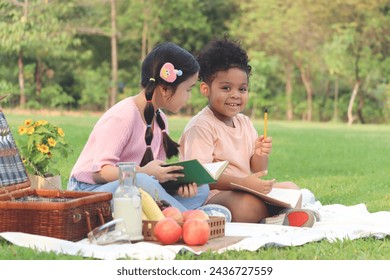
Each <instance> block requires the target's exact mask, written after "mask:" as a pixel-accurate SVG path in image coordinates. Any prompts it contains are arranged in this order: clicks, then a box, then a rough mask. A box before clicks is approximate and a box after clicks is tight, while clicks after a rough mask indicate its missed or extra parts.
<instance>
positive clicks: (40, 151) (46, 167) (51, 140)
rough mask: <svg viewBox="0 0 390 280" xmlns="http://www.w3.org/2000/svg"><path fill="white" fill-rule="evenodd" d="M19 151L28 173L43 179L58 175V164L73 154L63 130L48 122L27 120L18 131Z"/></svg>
mask: <svg viewBox="0 0 390 280" xmlns="http://www.w3.org/2000/svg"><path fill="white" fill-rule="evenodd" d="M18 133H19V135H21V136H22V137H20V144H19V149H20V153H21V156H22V159H23V163H24V165H25V167H26V169H27V171H28V172H30V173H31V174H34V175H39V176H42V177H50V176H54V175H58V174H59V173H60V172H59V168H58V164H59V163H60V160H64V159H65V158H67V157H68V156H69V153H71V152H72V148H71V147H70V146H69V143H68V142H67V141H66V140H65V138H64V136H65V133H64V131H63V130H62V128H60V127H58V126H56V125H54V124H51V123H49V122H48V121H46V120H39V121H33V120H31V119H28V120H25V121H24V124H23V125H21V126H20V127H19V129H18Z"/></svg>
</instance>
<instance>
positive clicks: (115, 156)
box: [71, 97, 168, 184]
mask: <svg viewBox="0 0 390 280" xmlns="http://www.w3.org/2000/svg"><path fill="white" fill-rule="evenodd" d="M141 113H142V114H143V112H140V111H139V110H138V108H137V106H136V105H135V103H134V101H133V99H132V98H131V97H128V98H126V99H124V100H122V101H120V102H118V103H117V104H115V105H114V106H113V107H111V108H110V109H109V110H108V111H107V112H105V113H104V114H103V116H102V117H101V118H100V119H99V120H98V122H97V123H96V125H95V127H94V128H93V130H92V132H91V134H90V136H89V138H88V141H87V143H86V144H85V146H84V149H83V150H82V152H81V154H80V156H79V158H78V160H77V162H76V164H75V165H74V167H73V169H72V171H71V176H74V177H75V178H76V179H77V180H78V181H81V182H84V183H88V184H95V182H94V181H93V179H92V174H93V173H94V172H97V171H100V170H101V169H102V167H103V166H104V165H107V164H109V165H114V166H115V165H116V164H117V163H118V162H137V163H138V164H139V163H140V162H141V160H142V157H143V155H144V153H145V149H146V143H145V130H146V124H145V123H144V121H143V120H142V118H141ZM161 115H162V117H163V119H164V121H165V124H166V127H167V129H166V130H167V131H168V123H167V118H166V116H165V114H163V113H161ZM154 123H155V124H156V125H154V126H153V130H154V132H153V135H154V136H153V140H152V143H151V148H152V151H153V155H154V158H155V159H160V160H165V159H166V154H165V151H164V148H163V144H162V132H161V129H160V128H159V127H158V125H157V123H156V122H154Z"/></svg>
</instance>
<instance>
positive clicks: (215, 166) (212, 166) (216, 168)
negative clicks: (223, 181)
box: [203, 160, 228, 179]
mask: <svg viewBox="0 0 390 280" xmlns="http://www.w3.org/2000/svg"><path fill="white" fill-rule="evenodd" d="M227 164H228V162H227V161H226V160H225V161H219V162H212V163H205V164H203V166H204V168H206V169H207V171H208V172H209V173H210V175H211V176H213V178H214V179H217V178H218V177H219V175H221V173H222V172H223V170H225V168H226V167H227Z"/></svg>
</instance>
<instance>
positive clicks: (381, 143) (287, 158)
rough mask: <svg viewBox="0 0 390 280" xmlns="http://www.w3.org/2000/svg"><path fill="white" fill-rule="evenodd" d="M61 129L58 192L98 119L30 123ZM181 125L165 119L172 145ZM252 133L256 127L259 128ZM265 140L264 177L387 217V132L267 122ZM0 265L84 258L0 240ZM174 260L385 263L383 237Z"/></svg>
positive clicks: (388, 242)
mask: <svg viewBox="0 0 390 280" xmlns="http://www.w3.org/2000/svg"><path fill="white" fill-rule="evenodd" d="M6 117H7V120H8V122H9V124H10V127H11V129H12V131H13V134H14V137H15V138H17V133H16V131H17V127H18V125H20V124H21V122H22V121H23V120H24V119H26V118H28V117H31V116H22V115H15V114H7V113H6ZM33 118H34V119H42V118H44V119H47V120H50V121H52V122H54V123H56V124H58V125H59V126H62V127H63V129H64V131H65V133H66V137H67V138H68V140H69V141H70V142H71V143H72V145H73V147H74V154H73V155H72V156H71V157H70V158H68V159H66V160H64V163H63V166H62V176H63V178H62V180H63V185H64V186H65V185H66V181H67V179H68V175H69V173H70V170H71V168H72V166H73V164H74V163H75V161H76V159H77V157H78V154H79V153H80V151H81V150H82V148H83V146H84V144H85V142H86V140H87V138H88V135H89V133H90V131H91V130H92V127H93V125H94V123H95V122H96V120H97V119H98V117H97V116H88V115H84V116H78V117H75V116H36V117H33ZM187 121H188V118H184V117H183V118H177V117H171V118H170V131H171V135H172V136H173V138H175V139H178V137H179V135H180V133H181V131H182V129H183V127H184V125H185V124H186V122H187ZM255 126H256V127H257V128H259V129H261V128H262V124H261V122H260V121H259V122H255ZM268 133H269V135H270V136H272V137H273V151H272V155H271V160H270V166H269V174H268V175H267V178H276V179H277V180H278V181H293V182H295V183H297V184H298V185H299V186H301V187H302V188H308V189H310V190H312V191H313V192H314V194H315V195H316V197H317V199H318V200H320V201H321V203H322V204H344V205H355V204H359V203H364V204H366V205H367V208H368V210H369V211H371V212H376V211H390V144H389V143H390V126H381V125H364V126H363V125H354V126H351V127H348V126H347V125H345V124H333V123H325V124H323V123H305V122H276V121H274V122H273V121H271V122H270V123H269V126H268ZM0 259H84V258H82V257H77V256H67V255H56V254H54V253H38V252H36V251H34V250H31V249H26V248H21V247H18V246H14V245H12V244H10V243H8V242H6V241H5V240H0ZM176 259H180V260H192V259H267V260H277V259H278V260H280V259H288V260H296V259H298V260H299V259H302V260H316V259H320V260H329V259H338V260H365V259H371V260H379V259H387V260H389V259H390V238H389V237H387V238H384V239H380V240H377V239H375V238H366V239H359V240H354V241H350V240H344V241H343V242H341V241H338V242H334V243H329V242H328V241H319V242H312V243H308V244H305V245H303V246H298V247H284V248H277V247H266V248H260V249H259V250H258V251H256V252H247V251H239V252H238V251H228V252H226V253H223V254H216V253H212V252H206V253H203V254H201V255H200V256H196V255H193V254H190V253H186V254H178V255H177V257H176Z"/></svg>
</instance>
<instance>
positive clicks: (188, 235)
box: [182, 218, 210, 246]
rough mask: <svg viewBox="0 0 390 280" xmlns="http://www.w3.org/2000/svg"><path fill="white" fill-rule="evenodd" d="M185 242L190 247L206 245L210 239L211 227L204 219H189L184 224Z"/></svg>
mask: <svg viewBox="0 0 390 280" xmlns="http://www.w3.org/2000/svg"><path fill="white" fill-rule="evenodd" d="M182 227H183V240H184V243H186V244H187V245H190V246H195V245H203V244H206V243H207V241H208V240H209V238H210V225H209V224H208V222H207V221H206V220H204V219H197V218H194V219H189V220H187V221H185V222H184V224H183V226H182Z"/></svg>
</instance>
